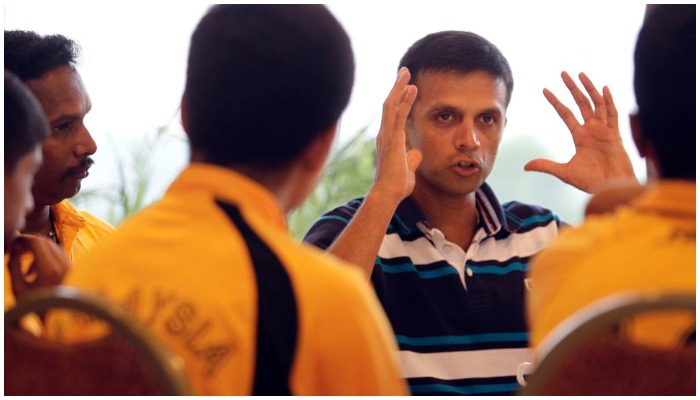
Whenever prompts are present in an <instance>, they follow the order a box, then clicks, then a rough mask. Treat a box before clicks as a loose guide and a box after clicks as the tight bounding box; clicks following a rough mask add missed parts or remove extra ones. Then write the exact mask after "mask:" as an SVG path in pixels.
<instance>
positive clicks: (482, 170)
mask: <svg viewBox="0 0 700 400" xmlns="http://www.w3.org/2000/svg"><path fill="white" fill-rule="evenodd" d="M415 83H416V86H417V87H418V98H417V99H416V101H415V103H414V104H413V109H412V110H411V115H410V117H409V122H408V124H407V140H408V145H409V146H410V147H411V148H415V149H419V150H420V151H421V152H422V153H423V162H422V163H421V164H420V166H419V167H418V170H417V171H416V188H415V190H414V191H427V192H429V193H431V194H432V195H433V196H439V197H444V196H447V197H453V196H459V197H463V196H465V195H467V194H470V193H473V192H474V191H475V190H476V189H477V188H478V187H479V186H481V184H482V183H484V181H485V180H486V177H487V176H488V175H489V173H490V172H491V170H492V169H493V165H494V162H495V161H496V153H497V152H498V145H499V143H500V141H501V136H502V134H503V129H504V127H505V123H506V107H507V104H506V98H507V89H506V85H505V84H504V83H503V81H502V80H501V79H496V78H494V77H492V76H491V75H489V74H488V73H486V72H481V71H477V72H471V73H468V74H462V73H455V72H423V73H421V74H420V75H418V77H417V79H416V82H415Z"/></svg>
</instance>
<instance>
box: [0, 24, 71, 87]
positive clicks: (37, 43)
mask: <svg viewBox="0 0 700 400" xmlns="http://www.w3.org/2000/svg"><path fill="white" fill-rule="evenodd" d="M79 55H80V47H79V46H78V44H77V43H76V42H74V41H72V40H71V39H68V38H67V37H65V36H63V35H47V36H41V35H39V34H37V33H36V32H32V31H21V30H14V31H5V69H7V70H9V71H10V72H12V73H13V74H15V75H17V77H19V79H21V80H22V81H25V82H26V81H28V80H31V79H37V78H40V77H42V76H43V75H44V74H46V73H47V72H50V71H53V70H55V69H56V68H59V67H63V66H67V67H70V68H72V69H75V66H76V64H77V63H78V57H79Z"/></svg>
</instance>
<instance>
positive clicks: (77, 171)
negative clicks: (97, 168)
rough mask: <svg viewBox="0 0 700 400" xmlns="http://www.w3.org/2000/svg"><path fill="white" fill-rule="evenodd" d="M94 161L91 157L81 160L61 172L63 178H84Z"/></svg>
mask: <svg viewBox="0 0 700 400" xmlns="http://www.w3.org/2000/svg"><path fill="white" fill-rule="evenodd" d="M94 163H95V161H94V160H93V159H92V158H89V157H88V158H86V159H85V160H83V162H81V163H80V164H78V165H76V166H75V167H73V168H71V169H69V170H68V171H66V173H65V174H63V177H64V179H66V178H72V179H85V178H86V177H87V176H88V175H89V173H88V170H89V169H90V167H92V164H94Z"/></svg>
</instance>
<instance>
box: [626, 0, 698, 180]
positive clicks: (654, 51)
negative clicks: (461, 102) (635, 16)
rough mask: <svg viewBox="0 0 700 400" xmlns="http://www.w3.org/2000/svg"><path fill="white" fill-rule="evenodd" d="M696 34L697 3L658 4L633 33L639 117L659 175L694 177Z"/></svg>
mask: <svg viewBox="0 0 700 400" xmlns="http://www.w3.org/2000/svg"><path fill="white" fill-rule="evenodd" d="M695 36H696V33H695V4H659V5H655V6H654V7H653V8H652V9H650V10H649V13H648V15H647V17H646V19H645V21H644V23H643V25H642V28H641V30H640V32H639V36H638V37H637V44H636V48H635V52H634V91H635V94H636V97H637V105H638V108H639V111H638V117H639V121H640V125H641V131H642V132H641V133H642V136H643V137H644V138H645V139H646V140H648V141H650V142H651V144H652V145H653V147H654V150H655V152H656V155H657V157H658V164H659V165H658V169H659V174H660V176H661V177H662V178H677V179H692V180H695V157H696V154H695V141H696V127H695V120H696V109H695V104H696V95H695V93H696V89H695V74H696V69H695V52H696V50H695V49H696V38H695Z"/></svg>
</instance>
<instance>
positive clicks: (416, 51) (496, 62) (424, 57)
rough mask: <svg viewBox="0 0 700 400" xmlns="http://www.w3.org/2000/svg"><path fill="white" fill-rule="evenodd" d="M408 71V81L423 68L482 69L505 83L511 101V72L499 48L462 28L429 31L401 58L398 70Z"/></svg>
mask: <svg viewBox="0 0 700 400" xmlns="http://www.w3.org/2000/svg"><path fill="white" fill-rule="evenodd" d="M401 67H406V68H408V70H409V71H410V72H411V83H415V79H416V78H417V77H418V76H419V75H420V74H421V73H422V72H426V71H440V72H457V73H461V74H468V73H471V72H476V71H485V72H487V73H489V74H490V75H491V76H493V77H494V78H500V79H502V80H503V82H504V83H505V84H506V89H507V90H508V97H507V101H506V104H508V103H509V102H510V97H511V94H512V92H513V73H512V72H511V69H510V65H509V64H508V60H506V58H505V57H504V56H503V54H502V53H501V51H500V50H498V48H497V47H496V46H495V45H494V44H493V43H491V42H489V41H488V40H486V39H484V38H483V37H481V36H479V35H477V34H475V33H472V32H462V31H443V32H436V33H431V34H429V35H427V36H425V37H424V38H422V39H420V40H419V41H417V42H416V43H414V44H413V45H412V46H411V47H410V48H409V49H408V50H407V51H406V54H404V56H403V57H402V58H401V62H400V64H399V69H401Z"/></svg>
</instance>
